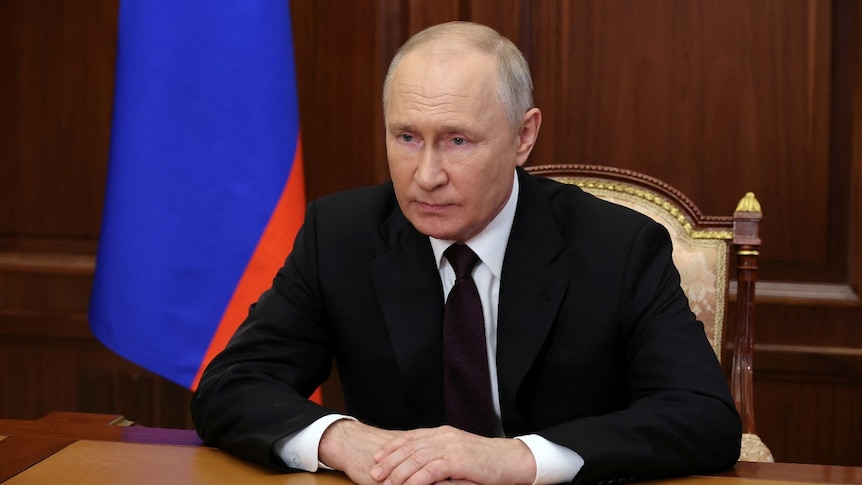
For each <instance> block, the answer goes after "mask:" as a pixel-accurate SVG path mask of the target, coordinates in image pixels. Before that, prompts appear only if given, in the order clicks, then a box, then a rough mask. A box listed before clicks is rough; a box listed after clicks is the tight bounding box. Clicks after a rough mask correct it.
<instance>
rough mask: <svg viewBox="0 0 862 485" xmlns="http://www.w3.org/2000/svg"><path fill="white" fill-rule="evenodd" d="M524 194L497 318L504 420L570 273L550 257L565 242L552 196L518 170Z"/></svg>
mask: <svg viewBox="0 0 862 485" xmlns="http://www.w3.org/2000/svg"><path fill="white" fill-rule="evenodd" d="M519 182H520V187H521V188H520V195H519V198H518V208H517V211H516V213H515V222H514V224H513V226H512V233H511V235H510V237H509V243H508V246H507V248H506V257H505V259H504V261H503V271H502V279H501V281H500V309H499V314H498V321H497V371H498V381H499V384H500V406H501V409H502V412H503V420H504V423H505V422H506V421H508V420H509V419H514V418H515V417H514V416H511V415H510V416H507V412H508V413H512V412H517V411H516V409H517V407H516V405H515V398H516V395H517V391H518V389H519V388H520V386H521V384H522V382H523V380H524V378H525V376H526V374H527V371H528V370H529V369H530V366H531V365H532V363H533V361H534V360H535V359H536V356H537V355H538V354H539V352H540V350H541V349H542V346H543V345H544V344H545V341H546V339H547V337H548V333H549V332H550V330H551V326H552V324H553V322H554V318H555V316H556V314H557V311H558V309H559V307H560V304H561V302H562V300H563V295H564V294H565V291H566V287H567V284H568V283H567V279H566V278H565V277H563V276H561V275H560V274H559V273H557V272H555V271H554V270H553V269H552V267H551V262H552V260H554V258H556V257H557V255H558V254H559V253H560V251H561V250H562V248H563V239H562V236H561V235H560V232H559V229H558V228H557V225H556V222H555V221H554V217H553V214H552V212H551V208H550V205H549V203H548V200H547V198H545V197H543V196H542V195H541V194H540V193H539V187H538V186H537V184H536V181H535V180H534V179H533V178H532V177H531V176H529V175H526V174H525V173H523V172H522V171H520V170H519Z"/></svg>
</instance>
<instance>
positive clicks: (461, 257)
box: [443, 243, 479, 278]
mask: <svg viewBox="0 0 862 485" xmlns="http://www.w3.org/2000/svg"><path fill="white" fill-rule="evenodd" d="M443 256H446V259H447V260H449V264H451V265H452V269H453V270H455V277H456V278H469V277H470V272H472V271H473V266H476V263H478V262H479V256H477V255H476V253H474V252H473V250H472V249H470V247H469V246H467V245H466V244H461V243H455V244H453V245H451V246H449V247H448V248H446V251H444V252H443Z"/></svg>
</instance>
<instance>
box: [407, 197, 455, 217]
mask: <svg viewBox="0 0 862 485" xmlns="http://www.w3.org/2000/svg"><path fill="white" fill-rule="evenodd" d="M414 204H415V205H416V207H418V208H419V210H420V211H422V212H427V213H431V214H437V213H440V212H443V211H445V210H446V209H448V208H449V207H452V204H433V203H430V202H421V201H418V200H417V201H416V202H414Z"/></svg>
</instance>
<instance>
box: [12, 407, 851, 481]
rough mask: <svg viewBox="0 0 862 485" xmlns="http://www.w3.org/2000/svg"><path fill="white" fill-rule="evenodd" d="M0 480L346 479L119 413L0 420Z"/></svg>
mask: <svg viewBox="0 0 862 485" xmlns="http://www.w3.org/2000/svg"><path fill="white" fill-rule="evenodd" d="M0 482H2V483H3V484H4V485H6V484H8V485H25V484H40V485H41V484H45V483H72V484H80V485H88V484H93V485H96V484H98V485H103V484H113V483H122V484H129V485H136V484H170V483H178V484H179V483H181V484H192V485H194V484H207V485H212V484H216V485H217V484H222V483H224V484H236V483H254V484H270V483H273V484H275V483H279V484H286V485H343V484H349V483H352V482H351V481H350V480H349V479H347V477H346V476H345V475H343V474H342V473H338V472H320V473H293V474H283V473H279V472H276V471H273V470H270V469H268V468H265V467H261V466H259V465H256V464H253V463H249V462H247V461H243V460H240V459H238V458H236V457H233V456H231V455H228V454H227V453H224V452H222V451H220V450H217V449H215V448H210V447H207V446H202V445H201V440H200V438H199V437H198V436H197V434H196V433H195V432H194V431H192V430H179V429H164V428H148V427H145V426H136V425H134V424H133V423H130V422H129V421H127V420H125V419H123V417H122V416H115V415H106V414H87V413H65V412H57V413H51V414H49V415H48V416H45V417H44V418H42V419H38V420H15V419H0ZM803 482H807V483H835V484H838V483H841V484H845V483H849V484H860V485H862V468H860V467H844V466H826V465H803V464H792V463H744V462H740V463H738V464H737V465H736V467H734V469H733V470H729V471H727V472H723V473H720V474H716V475H711V476H702V477H683V478H676V479H671V480H661V481H652V482H645V483H650V484H658V483H667V484H674V485H776V484H782V483H784V484H787V483H803Z"/></svg>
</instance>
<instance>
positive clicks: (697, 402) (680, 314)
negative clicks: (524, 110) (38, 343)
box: [192, 169, 741, 482]
mask: <svg viewBox="0 0 862 485" xmlns="http://www.w3.org/2000/svg"><path fill="white" fill-rule="evenodd" d="M518 177H519V181H520V195H519V198H518V206H517V211H516V215H515V220H514V225H513V227H512V233H511V236H510V239H509V241H508V246H507V248H506V255H505V260H504V263H503V271H502V276H501V281H500V308H499V318H498V331H497V332H498V333H497V339H498V344H497V345H498V348H497V367H498V375H499V391H500V407H501V414H502V420H503V427H504V430H505V432H506V434H507V435H508V436H515V435H519V434H526V433H538V434H540V435H542V436H544V437H546V438H547V439H549V440H550V441H553V442H556V443H559V444H561V445H564V446H567V447H569V448H571V449H573V450H575V451H576V452H577V453H579V454H580V455H581V456H582V457H583V458H584V460H585V465H584V467H583V469H582V470H581V472H580V473H579V474H578V476H577V477H576V478H575V481H576V482H595V481H600V480H605V479H616V478H621V479H628V478H635V479H642V478H648V477H656V476H667V475H679V474H690V473H703V472H708V471H713V470H718V469H724V468H729V467H731V466H732V465H733V464H734V463H735V461H736V458H737V456H738V453H739V443H740V435H741V427H740V420H739V416H738V414H737V412H736V410H735V408H734V404H733V401H732V398H731V396H730V393H729V391H728V387H727V384H726V382H725V380H724V376H723V374H722V371H721V369H720V366H719V365H718V362H717V359H716V358H715V355H714V354H713V351H712V349H711V348H710V346H709V344H708V342H707V340H706V337H705V335H704V331H703V327H702V325H701V324H700V323H699V322H697V321H696V320H695V317H694V315H693V314H692V312H691V311H690V310H689V308H688V302H687V300H686V298H685V296H684V294H683V293H682V291H681V289H680V286H679V275H678V273H677V271H676V269H675V268H674V266H673V263H672V261H671V243H670V238H669V236H668V234H667V232H666V231H665V229H664V228H663V227H661V226H660V225H658V224H657V223H655V222H653V221H652V220H650V219H648V218H646V217H644V216H642V215H640V214H637V213H636V212H634V211H631V210H628V209H625V208H622V207H619V206H616V205H613V204H610V203H607V202H604V201H601V200H599V199H597V198H595V197H593V196H591V195H588V194H586V193H584V192H583V191H581V190H580V189H578V188H576V187H574V186H571V185H564V184H559V183H556V182H553V181H551V180H547V179H542V178H538V177H532V176H530V175H528V174H526V173H525V172H524V171H522V170H520V169H519V171H518ZM442 315H443V290H442V284H441V282H440V277H439V273H438V270H437V267H436V264H435V261H434V257H433V253H432V250H431V246H430V243H429V241H428V238H427V237H426V236H424V235H422V234H420V233H419V232H417V231H416V229H415V228H414V227H413V226H412V225H411V224H410V223H409V222H408V221H407V220H406V219H405V217H404V215H403V214H402V212H401V211H400V209H399V208H398V204H397V202H396V200H395V196H394V192H393V189H392V185H391V184H390V183H386V184H383V185H380V186H376V187H369V188H362V189H356V190H351V191H347V192H343V193H339V194H334V195H331V196H328V197H325V198H323V199H321V200H319V201H316V202H312V203H310V204H309V206H308V211H307V214H306V220H305V224H304V226H303V228H302V229H301V231H300V232H299V234H298V236H297V239H296V242H295V244H294V248H293V252H292V254H291V255H290V256H289V257H288V258H287V261H286V262H285V265H284V267H283V268H282V269H281V270H280V271H279V272H278V274H277V275H276V277H275V279H274V281H273V286H272V288H271V289H270V290H268V291H267V292H265V293H264V294H263V295H262V296H261V298H260V300H259V301H258V302H257V304H255V305H254V306H252V309H251V311H250V313H249V316H248V319H247V320H246V321H245V322H244V323H243V325H242V326H241V327H240V329H239V330H238V331H237V333H236V335H235V336H234V337H233V339H232V340H231V342H230V344H229V345H228V347H227V349H226V350H225V351H224V352H222V353H221V354H220V355H219V356H217V357H216V358H215V359H214V360H213V362H212V363H211V364H210V366H209V367H208V369H207V371H206V372H205V373H204V375H203V378H202V380H201V383H200V386H199V388H198V390H197V393H196V395H195V398H194V401H193V404H192V412H193V418H194V421H195V423H196V426H197V428H198V432H199V433H200V435H201V436H202V438H203V439H204V440H205V441H206V442H208V443H211V444H213V445H217V446H219V447H221V448H223V449H225V450H227V451H230V452H232V453H235V454H237V455H240V456H242V457H245V458H247V459H251V460H254V461H257V462H261V463H269V464H271V465H274V466H279V464H280V460H278V459H277V458H273V457H272V456H271V450H272V445H273V443H274V442H275V441H276V440H278V439H279V438H282V437H284V436H285V435H287V434H289V433H292V432H295V431H297V430H299V429H301V428H303V427H305V426H307V425H309V424H310V423H311V422H313V421H314V420H316V419H317V418H320V417H321V416H323V415H325V414H327V413H331V412H332V411H331V410H329V409H326V408H323V407H319V406H317V405H315V404H313V403H310V402H309V401H307V400H306V397H307V396H309V395H310V394H311V393H312V392H313V391H314V389H315V388H316V387H317V386H318V385H320V384H321V383H322V382H323V381H324V380H325V379H326V378H327V376H328V375H329V372H330V369H331V362H332V359H333V358H334V359H335V362H336V363H337V366H338V372H339V376H340V378H341V383H342V386H343V390H344V399H345V404H346V407H347V412H348V413H349V414H351V415H353V416H355V417H357V418H359V419H360V420H362V421H364V422H366V423H369V424H372V425H376V426H379V427H383V428H390V429H407V428H416V427H430V426H438V425H440V424H442V423H443V402H442V388H443V383H442V370H441V369H442V358H441V345H442V341H441V325H442ZM281 466H283V465H281Z"/></svg>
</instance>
